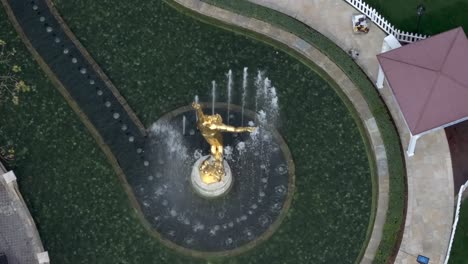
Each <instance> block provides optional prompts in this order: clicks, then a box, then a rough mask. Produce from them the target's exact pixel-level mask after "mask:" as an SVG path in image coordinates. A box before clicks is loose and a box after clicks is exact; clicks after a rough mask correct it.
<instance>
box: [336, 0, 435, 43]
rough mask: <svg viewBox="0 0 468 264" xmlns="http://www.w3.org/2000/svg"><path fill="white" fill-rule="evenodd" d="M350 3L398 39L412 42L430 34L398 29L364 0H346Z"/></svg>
mask: <svg viewBox="0 0 468 264" xmlns="http://www.w3.org/2000/svg"><path fill="white" fill-rule="evenodd" d="M345 1H346V2H347V3H348V4H350V5H352V6H353V7H354V8H356V9H357V10H359V11H360V12H361V13H363V14H364V15H366V16H367V17H368V18H369V19H370V20H372V22H374V24H376V25H377V26H379V27H380V28H381V29H382V30H383V31H385V32H386V33H387V34H392V35H393V36H395V37H396V38H397V39H398V41H400V42H405V43H411V42H415V41H418V40H421V39H425V38H427V37H428V36H426V35H422V34H416V33H410V32H404V31H401V30H399V29H396V28H395V27H394V26H393V25H392V24H390V22H388V21H387V20H386V19H385V18H383V17H382V16H381V15H380V14H379V13H378V12H377V11H376V10H375V8H372V7H370V6H369V5H368V4H366V3H364V2H363V1H362V0H345Z"/></svg>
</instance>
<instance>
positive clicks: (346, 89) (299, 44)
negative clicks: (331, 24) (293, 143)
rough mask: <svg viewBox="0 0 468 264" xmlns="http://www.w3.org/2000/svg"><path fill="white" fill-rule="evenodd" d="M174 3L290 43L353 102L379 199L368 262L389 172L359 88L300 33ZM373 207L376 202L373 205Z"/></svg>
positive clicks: (187, 0) (187, 1) (186, 0)
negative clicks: (369, 150) (372, 162)
mask: <svg viewBox="0 0 468 264" xmlns="http://www.w3.org/2000/svg"><path fill="white" fill-rule="evenodd" d="M174 1H175V2H176V3H178V4H180V5H182V6H184V7H185V8H188V9H190V10H192V11H195V12H197V13H199V14H202V15H204V16H207V17H211V18H215V19H217V20H220V21H222V22H224V23H227V24H230V25H235V26H238V27H241V28H243V29H246V30H249V31H253V32H256V33H260V34H262V35H264V36H267V37H269V38H271V39H273V40H275V41H278V42H280V43H282V44H285V45H287V46H289V47H290V48H291V49H293V50H294V51H296V52H298V53H299V54H301V55H302V56H303V57H305V58H307V59H308V60H310V61H312V62H314V63H315V64H317V66H318V67H319V68H321V69H322V70H323V71H324V72H325V73H326V74H328V75H329V76H330V77H331V78H332V79H333V80H334V81H335V82H336V83H337V84H338V87H339V88H340V89H341V91H342V92H343V93H344V94H345V95H346V97H347V98H348V99H349V101H350V102H351V104H352V106H353V107H354V109H355V110H356V112H357V113H358V115H359V118H360V119H361V121H362V124H363V126H364V128H365V130H366V134H367V136H368V139H369V143H370V144H371V146H372V149H373V153H372V154H373V157H372V158H373V159H374V160H375V162H376V166H377V170H376V174H377V179H378V199H377V205H376V208H377V211H376V214H375V220H374V225H373V228H372V231H371V232H372V234H371V236H370V240H369V243H368V245H367V248H366V250H365V253H364V255H363V258H362V261H361V263H371V262H372V260H373V259H374V256H375V254H376V252H377V249H378V246H379V243H380V240H381V238H382V232H383V225H384V224H385V220H386V214H387V209H388V197H389V175H388V162H387V155H386V152H385V146H384V144H383V140H382V136H381V134H380V131H379V129H378V127H377V123H376V121H375V118H374V117H373V116H372V113H371V111H370V109H369V106H368V104H367V102H366V101H365V99H364V97H363V96H362V94H361V93H360V91H359V89H357V87H356V86H355V85H354V83H353V82H352V81H351V80H350V79H349V78H348V76H347V75H346V74H345V73H344V72H343V71H342V70H341V69H340V68H339V67H338V66H337V65H336V64H335V63H334V62H333V61H331V60H330V59H329V58H328V57H327V56H326V55H324V54H323V53H322V52H320V51H319V50H317V49H316V48H314V47H313V46H312V45H310V44H309V43H307V42H306V41H305V40H303V39H301V38H300V37H298V36H296V35H294V34H292V33H289V32H286V31H284V30H282V29H280V28H277V27H275V26H273V25H270V24H269V23H266V22H263V21H260V20H258V19H254V18H249V17H245V16H242V15H239V14H235V13H233V12H231V11H228V10H224V9H221V8H218V7H216V6H213V5H209V4H207V3H204V2H202V1H200V0H174ZM374 208H375V205H374Z"/></svg>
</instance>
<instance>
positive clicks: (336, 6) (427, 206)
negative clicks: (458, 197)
mask: <svg viewBox="0 0 468 264" xmlns="http://www.w3.org/2000/svg"><path fill="white" fill-rule="evenodd" d="M250 1H251V2H255V3H257V4H261V5H264V6H268V7H271V8H273V9H275V10H277V11H280V12H282V13H285V14H288V15H290V16H293V17H295V18H297V19H298V20H301V21H302V22H304V23H306V24H307V25H309V26H311V27H312V28H314V29H316V30H318V31H319V32H321V33H322V34H324V35H325V36H327V37H328V38H330V39H331V40H333V41H334V42H335V43H336V44H337V45H339V46H340V47H341V48H343V49H344V50H348V49H350V48H357V49H359V50H360V51H361V54H360V58H359V59H358V61H357V63H358V64H359V66H361V67H362V68H363V69H364V71H365V72H366V73H367V75H368V76H369V77H370V78H371V80H372V81H374V82H375V80H376V76H377V72H378V62H377V59H376V57H375V55H376V54H378V53H380V48H381V46H382V40H383V37H384V36H385V34H384V32H383V31H382V30H380V29H379V28H378V27H377V26H376V25H372V26H373V27H372V28H371V31H370V33H369V34H366V35H355V34H353V33H352V31H351V22H350V21H351V16H352V14H355V13H358V12H357V10H355V9H354V8H353V7H351V6H350V5H348V4H347V3H346V2H344V1H342V0H287V1H277V0H250ZM330 18H333V19H330ZM381 95H382V96H383V98H384V100H385V102H386V104H387V106H388V107H389V108H390V111H391V112H392V116H393V117H394V119H395V121H396V124H397V127H398V130H399V133H400V137H401V139H402V143H403V147H404V148H406V146H407V144H408V139H409V133H408V129H407V127H406V124H405V122H404V121H403V119H402V116H401V113H400V111H399V108H398V106H397V104H396V102H395V100H394V98H393V96H392V94H391V92H390V90H389V88H388V86H385V87H384V88H383V89H382V90H381ZM406 166H407V176H408V209H407V216H406V223H405V230H404V234H403V240H402V243H401V246H400V250H399V252H398V255H397V258H396V261H395V262H396V263H414V262H415V257H416V256H417V255H418V254H423V255H426V256H428V257H430V259H431V263H443V260H444V258H445V254H446V251H447V246H448V243H449V239H450V231H451V227H452V216H453V205H454V192H453V176H452V164H451V159H450V150H449V146H448V143H447V139H446V137H445V132H444V130H439V131H438V132H435V133H432V134H429V135H426V136H423V137H421V138H420V139H419V141H418V145H417V148H416V154H415V156H413V157H411V158H408V157H406Z"/></svg>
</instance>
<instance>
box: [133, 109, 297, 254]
mask: <svg viewBox="0 0 468 264" xmlns="http://www.w3.org/2000/svg"><path fill="white" fill-rule="evenodd" d="M204 105H205V106H207V108H206V109H204V111H205V113H209V112H210V110H212V109H211V106H210V105H209V104H204ZM215 112H216V113H219V114H220V115H221V116H222V117H223V123H225V124H229V125H232V126H236V127H238V126H249V125H251V126H257V127H258V129H257V130H256V131H255V132H254V133H224V134H223V140H224V144H223V145H224V160H225V161H226V163H225V167H226V168H229V169H230V174H231V177H227V178H226V181H225V182H223V183H221V184H220V185H215V186H216V188H214V187H215V186H213V189H209V188H212V187H211V186H206V185H205V186H204V185H203V183H201V180H200V181H199V180H197V179H199V176H197V175H196V173H195V174H194V173H193V171H194V168H197V171H198V165H197V164H198V163H199V162H201V161H202V160H204V159H206V157H207V155H209V152H210V146H209V145H208V143H207V142H206V140H205V139H204V138H203V136H202V135H201V134H200V132H199V131H198V130H197V126H196V120H197V117H196V115H195V111H194V110H193V109H192V108H191V107H190V106H186V107H182V108H179V109H176V110H174V111H172V112H169V113H167V114H166V115H164V116H163V117H161V118H160V119H159V120H158V122H156V123H155V124H154V125H153V126H152V127H150V129H149V140H148V144H147V145H146V146H145V150H144V152H145V153H146V156H147V157H148V159H149V166H148V171H149V175H147V176H146V177H137V178H134V179H131V181H132V184H133V186H136V188H135V196H136V198H137V200H138V202H139V203H140V208H141V210H142V213H143V215H144V216H145V218H146V220H147V221H148V222H149V225H151V226H152V228H153V230H154V231H155V232H156V233H157V237H158V238H161V241H162V243H164V244H166V245H167V246H169V247H171V248H174V249H176V250H179V251H180V252H182V253H186V254H187V255H191V256H200V257H211V256H213V257H215V256H226V255H233V254H240V253H242V252H245V251H246V250H249V249H251V248H253V247H254V246H256V245H257V244H258V243H259V242H261V241H265V240H267V239H268V238H269V237H270V236H271V235H272V234H273V233H274V232H275V231H276V229H277V228H278V227H279V225H280V223H281V221H282V220H283V218H284V216H285V215H286V212H287V211H288V209H289V207H290V204H291V200H292V194H293V192H294V164H293V161H292V157H291V154H290V151H289V149H288V147H287V145H286V143H285V141H284V140H283V138H282V137H281V135H280V134H279V133H278V131H277V130H276V129H275V128H274V127H272V126H269V125H264V124H261V122H260V120H259V118H260V119H261V117H258V116H257V115H256V114H255V113H254V112H252V111H248V110H245V111H242V109H241V108H240V107H238V106H234V105H231V106H230V108H229V110H228V109H227V104H221V103H219V104H216V107H215ZM228 112H229V117H228ZM194 164H195V167H194ZM194 186H195V187H194ZM213 197H216V198H215V199H207V198H213Z"/></svg>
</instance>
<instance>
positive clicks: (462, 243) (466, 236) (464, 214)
mask: <svg viewBox="0 0 468 264" xmlns="http://www.w3.org/2000/svg"><path fill="white" fill-rule="evenodd" d="M466 223H468V202H467V201H466V200H465V201H464V202H462V206H461V210H460V219H459V222H458V227H457V233H456V234H455V239H454V243H453V247H452V253H451V255H450V261H449V263H453V264H468V257H467V252H466V251H467V249H468V225H467V224H466Z"/></svg>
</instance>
